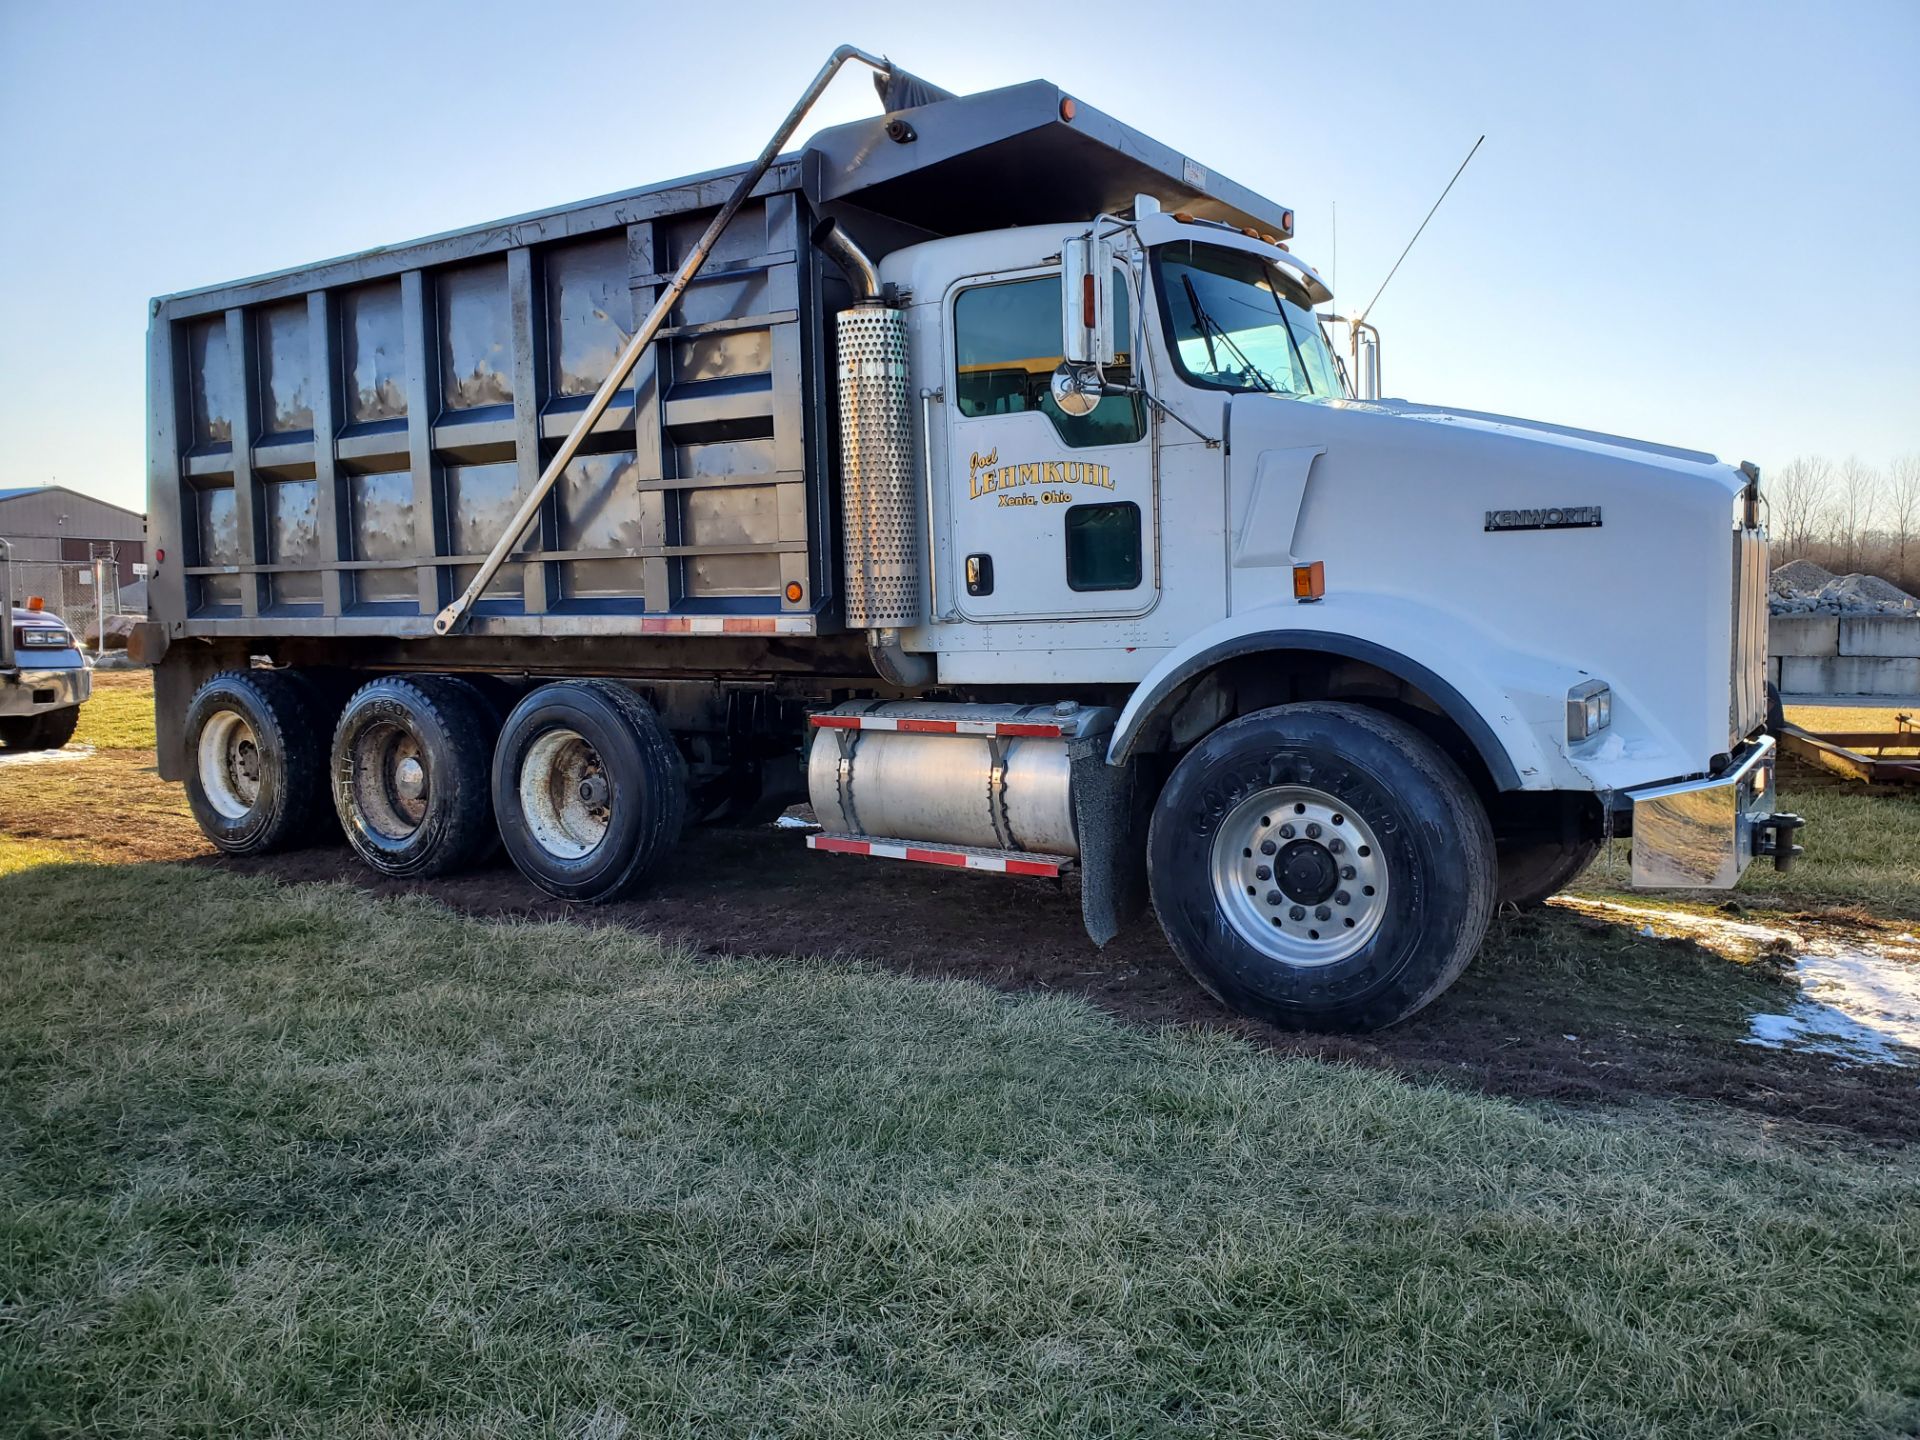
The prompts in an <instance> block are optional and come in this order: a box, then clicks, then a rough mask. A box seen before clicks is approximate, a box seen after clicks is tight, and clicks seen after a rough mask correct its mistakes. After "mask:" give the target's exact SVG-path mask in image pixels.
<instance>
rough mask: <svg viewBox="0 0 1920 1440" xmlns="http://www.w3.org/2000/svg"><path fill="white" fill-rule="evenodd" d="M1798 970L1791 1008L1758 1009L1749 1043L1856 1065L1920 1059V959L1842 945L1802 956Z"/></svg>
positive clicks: (1913, 1062) (1912, 1063)
mask: <svg viewBox="0 0 1920 1440" xmlns="http://www.w3.org/2000/svg"><path fill="white" fill-rule="evenodd" d="M1794 978H1795V979H1796V980H1797V981H1798V982H1799V984H1800V994H1799V996H1798V997H1796V998H1795V1000H1794V1001H1793V1003H1792V1004H1791V1005H1789V1006H1788V1007H1787V1009H1786V1012H1785V1013H1784V1014H1779V1015H1755V1016H1753V1017H1752V1020H1751V1022H1750V1024H1751V1033H1750V1034H1749V1035H1748V1036H1747V1039H1746V1041H1745V1043H1746V1044H1748V1045H1762V1046H1765V1047H1766V1048H1767V1049H1770V1050H1798V1051H1802V1052H1804V1053H1807V1054H1813V1055H1827V1056H1831V1057H1832V1058H1834V1059H1836V1060H1839V1061H1842V1062H1843V1063H1845V1064H1849V1065H1893V1066H1898V1067H1900V1068H1903V1069H1904V1068H1908V1067H1912V1066H1920V965H1912V964H1907V963H1904V962H1902V961H1899V960H1892V959H1889V958H1888V957H1886V956H1884V955H1879V954H1875V953H1874V952H1873V951H1870V950H1859V949H1854V948H1850V947H1843V948H1840V949H1837V950H1835V951H1834V952H1833V953H1832V954H1826V955H1803V956H1801V957H1800V959H1799V960H1798V961H1797V962H1795V964H1794Z"/></svg>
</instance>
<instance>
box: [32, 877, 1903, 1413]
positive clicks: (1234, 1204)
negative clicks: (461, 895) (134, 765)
mask: <svg viewBox="0 0 1920 1440" xmlns="http://www.w3.org/2000/svg"><path fill="white" fill-rule="evenodd" d="M0 910H4V912H5V913H6V914H7V915H8V917H9V924H10V926H11V928H12V931H13V937H14V943H13V944H12V945H11V946H10V947H9V948H8V951H7V956H6V959H5V960H4V961H0V986H4V989H5V992H6V994H7V995H8V997H9V999H10V1003H9V1004H8V1005H7V1006H6V1007H5V1009H4V1014H0V1057H4V1081H3V1083H0V1105H3V1106H4V1111H0V1114H3V1115H4V1119H3V1120H0V1145H4V1151H3V1152H0V1153H3V1154H4V1163H0V1293H4V1294H5V1295H6V1296H7V1297H8V1298H7V1303H6V1310H5V1312H4V1322H5V1323H4V1324H3V1325H0V1347H4V1351H3V1352H0V1355H3V1360H0V1364H3V1365H4V1371H5V1375H6V1379H5V1381H4V1385H5V1389H4V1391H0V1415H11V1416H13V1417H15V1419H14V1422H13V1423H14V1425H15V1427H16V1433H24V1434H44V1435H68V1434H81V1433H89V1434H182V1435H184V1434H197V1435H214V1434H218V1435H233V1434H269V1433H271V1434H286V1435H321V1434H325V1435H348V1434H352V1435H394V1434H418V1435H490V1434H501V1435H504V1434H521V1433H529V1432H531V1433H556V1434H573V1435H615V1434H622V1433H625V1434H633V1435H669V1434H671V1435H681V1434H684V1435H695V1434H793V1435H849V1434H862V1435H903V1436H905V1435H911V1436H926V1435H981V1434H998V1435H1023V1436H1024V1435H1043V1434H1087V1435H1095V1434H1097V1435H1189V1434H1192V1435H1199V1434H1221V1433H1234V1434H1268V1435H1282V1434H1285V1435H1379V1436H1408V1435H1456V1434H1479V1435H1491V1434H1501V1435H1555V1436H1567V1435H1610V1436H1612V1435H1655V1434H1658V1435H1683V1434H1685V1435H1715V1436H1724V1435H1731V1434H1745V1435H1783V1436H1785V1435H1793V1436H1811V1435H1827V1434H1834V1435H1839V1434H1863V1433H1864V1434H1884V1435H1894V1434H1900V1433H1907V1431H1906V1430H1903V1428H1902V1427H1911V1426H1913V1425H1915V1424H1917V1423H1920V1405H1917V1404H1916V1397H1917V1396H1920V1327H1915V1326H1914V1324H1913V1323H1912V1322H1913V1320H1914V1296H1915V1294H1916V1293H1920V1208H1916V1206H1915V1203H1914V1195H1915V1187H1916V1186H1920V1162H1917V1161H1916V1158H1915V1156H1914V1153H1913V1152H1912V1151H1900V1152H1895V1153H1893V1154H1892V1155H1876V1154H1873V1153H1866V1152H1858V1151H1854V1150H1851V1149H1846V1148H1827V1149H1817V1150H1812V1151H1809V1150H1806V1149H1801V1148H1796V1147H1795V1146H1793V1145H1789V1144H1785V1143H1782V1142H1780V1141H1776V1140H1773V1139H1770V1138H1768V1137H1767V1136H1766V1135H1764V1134H1762V1133H1760V1132H1758V1131H1754V1130H1742V1129H1733V1128H1727V1127H1721V1126H1716V1125H1715V1124H1713V1123H1710V1122H1706V1121H1696V1122H1692V1123H1687V1122H1682V1121H1679V1120H1676V1119H1674V1118H1673V1117H1668V1118H1667V1119H1666V1120H1664V1121H1663V1122H1662V1123H1658V1124H1650V1123H1641V1122H1622V1121H1620V1120H1619V1119H1618V1118H1616V1119H1615V1120H1613V1121H1604V1120H1596V1119H1579V1118H1574V1117H1570V1116H1567V1115H1565V1114H1558V1113H1552V1112H1536V1111H1529V1110H1527V1109H1523V1108H1520V1107H1516V1106H1514V1105H1511V1104H1507V1103H1503V1102H1499V1101H1494V1100H1487V1099H1481V1098H1476V1097H1469V1096H1464V1095H1460V1094H1455V1093H1450V1092H1448V1091H1445V1090H1441V1089H1436V1088H1425V1087H1418V1086H1410V1085H1407V1084H1405V1083H1403V1082H1401V1081H1397V1080H1394V1079H1392V1078H1390V1077H1387V1076H1384V1075H1381V1074H1378V1073H1367V1072H1361V1071H1356V1070H1351V1069H1346V1068H1341V1067H1335V1066H1327V1065H1322V1064H1318V1063H1313V1062H1307V1061H1291V1062H1282V1063H1276V1062H1274V1061H1272V1060H1270V1059H1267V1058H1264V1057H1262V1056H1260V1055H1258V1054H1257V1053H1255V1052H1253V1051H1251V1050H1249V1049H1248V1048H1246V1047H1245V1046H1244V1045H1242V1044H1240V1043H1237V1042H1233V1041H1226V1040H1221V1039H1217V1038H1214V1039H1209V1038H1204V1037H1193V1036H1178V1035H1173V1034H1166V1033H1151V1032H1145V1031H1140V1030H1129V1029H1126V1028H1123V1027H1120V1026H1118V1025H1116V1024H1114V1023H1112V1022H1110V1021H1107V1020H1105V1019H1103V1018H1100V1017H1098V1016H1096V1015H1094V1014H1092V1013H1091V1012H1090V1011H1088V1010H1087V1009H1086V1008H1085V1007H1083V1006H1081V1005H1079V1004H1077V1003H1073V1002H1066V1001H1059V1000H1046V999H1037V998H1009V997H1004V996H1000V995H997V994H994V993H992V992H989V991H986V990H982V989H980V988H977V987H974V986H968V985H955V984H926V983H915V982H909V981H904V980H900V979H896V978H892V977H888V976H880V975H876V974H872V973H867V972H864V971H862V970H859V969H855V968H847V967H838V966H827V965H815V964H792V963H789V964H774V963H771V962H745V961H742V962H715V961H696V960H693V959H692V958H690V957H688V956H686V955H683V954H680V953H676V952H672V951H668V950H665V949H663V948H662V947H661V946H659V945H658V944H657V943H655V942H652V941H650V940H648V939H647V938H645V937H643V936H637V935H634V934H631V933H627V932H621V931H609V930H600V931H594V930H586V929H582V928H579V927H575V926H570V925H564V924H553V925H544V926H525V925H522V926H502V925H493V924H486V923H482V922H478V921H474V920H468V919H462V918H458V917H455V916H452V915H450V914H448V913H446V912H445V911H443V910H441V909H440V908H438V907H436V906H434V905H432V904H429V903H425V902H381V901H374V900H371V899H369V898H367V897H365V896H362V895H359V894H357V893H355V892H353V891H351V890H348V889H345V888H342V887H320V886H304V887H283V886H277V885H274V884H271V883H269V882H264V881H260V880H257V879H245V878H241V877H236V876H231V875H225V874H220V873H218V872H214V871H206V870H182V869H180V868H179V867H173V866H123V867H116V868H101V867H91V866H76V865H67V866H53V867H41V868H35V869H29V870H24V871H17V872H15V873H14V874H12V875H10V876H8V877H6V878H5V879H3V880H0ZM184 916H191V917H192V921H191V924H190V925H189V924H183V923H181V917H184Z"/></svg>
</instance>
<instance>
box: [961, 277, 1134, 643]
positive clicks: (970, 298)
mask: <svg viewBox="0 0 1920 1440" xmlns="http://www.w3.org/2000/svg"><path fill="white" fill-rule="evenodd" d="M1112 283H1113V285H1114V288H1115V296H1114V302H1115V324H1114V333H1115V334H1116V335H1119V336H1123V337H1124V336H1131V335H1132V333H1133V325H1132V314H1133V305H1132V299H1133V297H1132V295H1131V293H1130V289H1129V284H1128V280H1127V276H1126V273H1125V271H1123V270H1121V269H1118V268H1116V269H1115V270H1114V271H1113V276H1112ZM1060 285H1061V279H1060V271H1059V269H1058V267H1055V268H1052V269H1047V270H1031V271H1021V272H1017V273H1014V274H1006V275H984V276H975V277H971V278H968V279H965V280H961V281H959V282H957V283H956V284H955V285H954V286H953V287H952V288H951V289H949V290H948V292H947V296H946V311H947V313H946V320H947V326H946V334H947V337H948V344H947V376H946V386H947V394H948V395H949V396H950V397H951V402H950V403H949V405H948V407H947V426H946V446H947V468H946V474H947V481H946V483H947V485H948V487H949V489H948V495H947V507H946V508H947V514H948V515H949V516H950V517H951V518H950V524H951V536H950V538H951V541H952V548H951V550H950V551H949V553H950V554H951V555H952V557H953V563H954V565H955V568H956V570H957V572H958V573H957V574H956V575H955V576H954V583H953V594H954V603H955V605H956V606H957V607H958V609H959V611H960V613H961V614H962V615H963V616H965V617H966V618H967V619H969V620H980V621H993V620H1046V619H1079V618H1087V617H1098V616H1125V615H1137V614H1140V613H1142V612H1143V611H1146V610H1148V609H1150V608H1152V606H1153V603H1154V600H1155V598H1156V591H1155V583H1156V567H1155V565H1154V554H1155V550H1154V545H1155V536H1154V525H1155V515H1154V477H1153V457H1152V447H1151V442H1150V440H1149V438H1148V433H1147V432H1148V426H1147V416H1146V407H1145V405H1144V404H1143V402H1142V401H1140V400H1139V399H1138V398H1137V397H1135V396H1128V395H1109V396H1106V397H1104V398H1103V399H1102V400H1101V401H1100V402H1099V404H1098V405H1096V406H1095V407H1094V408H1093V410H1092V411H1090V412H1089V413H1087V414H1085V415H1080V416H1072V415H1068V414H1065V413H1064V412H1063V411H1062V410H1061V409H1060V407H1059V406H1058V405H1056V404H1055V403H1054V400H1053V394H1052V378H1053V372H1054V369H1055V367H1057V366H1058V365H1059V364H1060V363H1061V360H1062V358H1063V354H1064V345H1063V343H1062V339H1061V303H1060V301H1061V295H1060ZM1130 343H1131V342H1130V341H1125V340H1123V341H1122V347H1123V350H1122V353H1121V354H1119V355H1118V356H1117V357H1116V361H1115V364H1114V365H1113V366H1112V367H1110V368H1109V370H1108V372H1107V374H1108V378H1109V379H1111V380H1113V381H1115V382H1116V383H1125V382H1127V381H1128V380H1130V379H1131V362H1132V356H1131V355H1129V354H1126V353H1124V346H1125V345H1127V344H1130Z"/></svg>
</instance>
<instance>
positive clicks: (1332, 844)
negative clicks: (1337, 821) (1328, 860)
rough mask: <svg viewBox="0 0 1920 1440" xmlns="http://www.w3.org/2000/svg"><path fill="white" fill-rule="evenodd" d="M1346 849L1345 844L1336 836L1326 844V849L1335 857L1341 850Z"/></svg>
mask: <svg viewBox="0 0 1920 1440" xmlns="http://www.w3.org/2000/svg"><path fill="white" fill-rule="evenodd" d="M1346 848H1347V842H1346V841H1344V840H1342V839H1341V838H1340V837H1339V836H1338V835H1336V836H1334V837H1333V839H1331V840H1329V841H1328V842H1327V849H1329V850H1331V851H1332V852H1333V853H1334V854H1336V855H1338V854H1339V853H1340V852H1341V851H1342V850H1345V849H1346Z"/></svg>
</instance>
